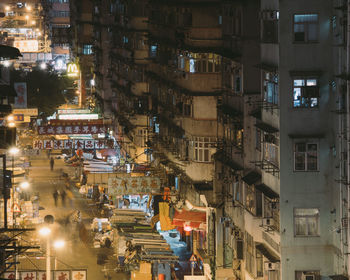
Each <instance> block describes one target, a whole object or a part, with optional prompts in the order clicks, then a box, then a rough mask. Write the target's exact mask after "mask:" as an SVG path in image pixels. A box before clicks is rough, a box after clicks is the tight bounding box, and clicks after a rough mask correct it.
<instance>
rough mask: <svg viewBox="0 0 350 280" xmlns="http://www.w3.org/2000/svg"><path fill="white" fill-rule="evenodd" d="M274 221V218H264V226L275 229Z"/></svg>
mask: <svg viewBox="0 0 350 280" xmlns="http://www.w3.org/2000/svg"><path fill="white" fill-rule="evenodd" d="M274 222H275V221H274V220H273V219H272V218H263V226H266V227H273V226H274Z"/></svg>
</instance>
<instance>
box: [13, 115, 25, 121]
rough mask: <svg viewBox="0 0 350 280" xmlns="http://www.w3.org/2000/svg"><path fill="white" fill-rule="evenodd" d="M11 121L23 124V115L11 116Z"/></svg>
mask: <svg viewBox="0 0 350 280" xmlns="http://www.w3.org/2000/svg"><path fill="white" fill-rule="evenodd" d="M13 120H14V121H15V122H23V121H24V115H23V114H13Z"/></svg>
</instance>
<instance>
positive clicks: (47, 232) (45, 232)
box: [39, 227, 51, 280]
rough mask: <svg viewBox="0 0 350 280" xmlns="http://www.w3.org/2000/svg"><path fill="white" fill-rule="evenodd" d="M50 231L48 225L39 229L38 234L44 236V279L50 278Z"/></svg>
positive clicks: (49, 279) (48, 279)
mask: <svg viewBox="0 0 350 280" xmlns="http://www.w3.org/2000/svg"><path fill="white" fill-rule="evenodd" d="M50 233H51V229H50V228H48V227H42V228H41V229H40V230H39V234H40V235H41V236H43V237H46V280H51V259H50Z"/></svg>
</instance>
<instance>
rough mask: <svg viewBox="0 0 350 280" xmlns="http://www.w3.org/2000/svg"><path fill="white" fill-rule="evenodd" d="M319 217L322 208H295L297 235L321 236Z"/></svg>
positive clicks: (295, 230)
mask: <svg viewBox="0 0 350 280" xmlns="http://www.w3.org/2000/svg"><path fill="white" fill-rule="evenodd" d="M319 219H320V210H319V209H317V208H295V209H294V234H295V236H319Z"/></svg>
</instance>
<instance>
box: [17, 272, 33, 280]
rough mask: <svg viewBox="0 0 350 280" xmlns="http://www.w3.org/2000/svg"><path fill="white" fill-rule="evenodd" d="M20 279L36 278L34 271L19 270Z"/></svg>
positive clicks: (30, 279)
mask: <svg viewBox="0 0 350 280" xmlns="http://www.w3.org/2000/svg"><path fill="white" fill-rule="evenodd" d="M20 279H21V280H36V272H35V271H28V272H27V271H22V272H21V278H20Z"/></svg>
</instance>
